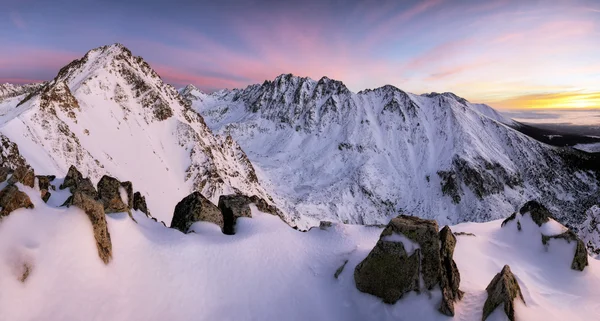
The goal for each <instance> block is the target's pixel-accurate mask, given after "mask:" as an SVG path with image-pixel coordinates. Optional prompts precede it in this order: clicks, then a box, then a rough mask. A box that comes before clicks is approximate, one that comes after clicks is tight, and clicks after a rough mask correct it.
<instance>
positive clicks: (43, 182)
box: [35, 175, 56, 203]
mask: <svg viewBox="0 0 600 321" xmlns="http://www.w3.org/2000/svg"><path fill="white" fill-rule="evenodd" d="M35 178H37V180H38V186H39V188H40V194H41V197H42V200H43V201H44V202H46V203H47V202H48V199H50V196H51V195H52V194H51V193H50V190H51V189H52V190H54V189H56V187H54V185H52V184H50V182H52V181H53V180H54V179H55V178H56V176H54V175H46V176H44V175H38V176H36V177H35Z"/></svg>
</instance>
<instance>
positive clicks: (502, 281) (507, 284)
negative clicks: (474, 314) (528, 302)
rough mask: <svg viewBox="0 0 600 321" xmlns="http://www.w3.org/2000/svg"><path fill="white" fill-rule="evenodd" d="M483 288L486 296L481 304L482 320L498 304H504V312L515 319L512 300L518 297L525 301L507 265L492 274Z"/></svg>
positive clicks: (483, 320) (513, 320) (512, 320)
mask: <svg viewBox="0 0 600 321" xmlns="http://www.w3.org/2000/svg"><path fill="white" fill-rule="evenodd" d="M485 290H486V291H487V293H488V297H487V300H485V304H484V305H483V317H482V321H485V319H487V317H488V316H489V315H490V314H491V313H492V312H493V311H494V310H495V309H496V308H497V307H498V306H499V305H500V304H504V312H505V313H506V315H507V316H508V319H509V320H511V321H515V306H514V300H515V298H516V297H519V299H521V301H523V303H525V299H524V298H523V294H522V293H521V287H519V283H518V282H517V279H516V278H515V276H514V275H513V274H512V272H511V270H510V267H509V266H508V265H505V266H504V268H502V271H501V272H500V273H498V274H496V276H494V278H493V279H492V282H490V284H489V285H488V286H487V288H485Z"/></svg>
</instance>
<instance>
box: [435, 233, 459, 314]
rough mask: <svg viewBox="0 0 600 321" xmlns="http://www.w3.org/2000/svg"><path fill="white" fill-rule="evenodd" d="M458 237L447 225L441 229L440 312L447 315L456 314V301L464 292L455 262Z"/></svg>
mask: <svg viewBox="0 0 600 321" xmlns="http://www.w3.org/2000/svg"><path fill="white" fill-rule="evenodd" d="M455 247H456V237H454V234H452V230H450V227H448V226H447V225H446V226H444V228H443V229H442V230H441V231H440V259H441V264H442V269H441V271H440V288H441V290H442V304H441V306H440V312H442V313H443V314H445V315H447V316H454V302H455V301H458V300H460V299H462V297H463V294H464V292H463V291H461V290H460V289H459V286H460V273H459V272H458V267H457V266H456V262H454V258H453V256H454V248H455Z"/></svg>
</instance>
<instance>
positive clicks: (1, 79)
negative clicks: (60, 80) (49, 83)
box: [0, 77, 47, 84]
mask: <svg viewBox="0 0 600 321" xmlns="http://www.w3.org/2000/svg"><path fill="white" fill-rule="evenodd" d="M46 80H47V79H44V80H42V79H35V78H10V77H6V78H5V77H0V84H4V83H9V84H31V83H37V82H44V81H46Z"/></svg>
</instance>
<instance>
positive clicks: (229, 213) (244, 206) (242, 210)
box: [219, 194, 252, 235]
mask: <svg viewBox="0 0 600 321" xmlns="http://www.w3.org/2000/svg"><path fill="white" fill-rule="evenodd" d="M250 203H251V201H250V198H249V197H247V196H244V195H236V194H232V195H221V196H220V197H219V209H220V210H221V213H222V214H223V233H225V234H228V235H233V234H235V224H236V222H237V219H238V218H240V217H252V212H251V211H250V206H248V204H250Z"/></svg>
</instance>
